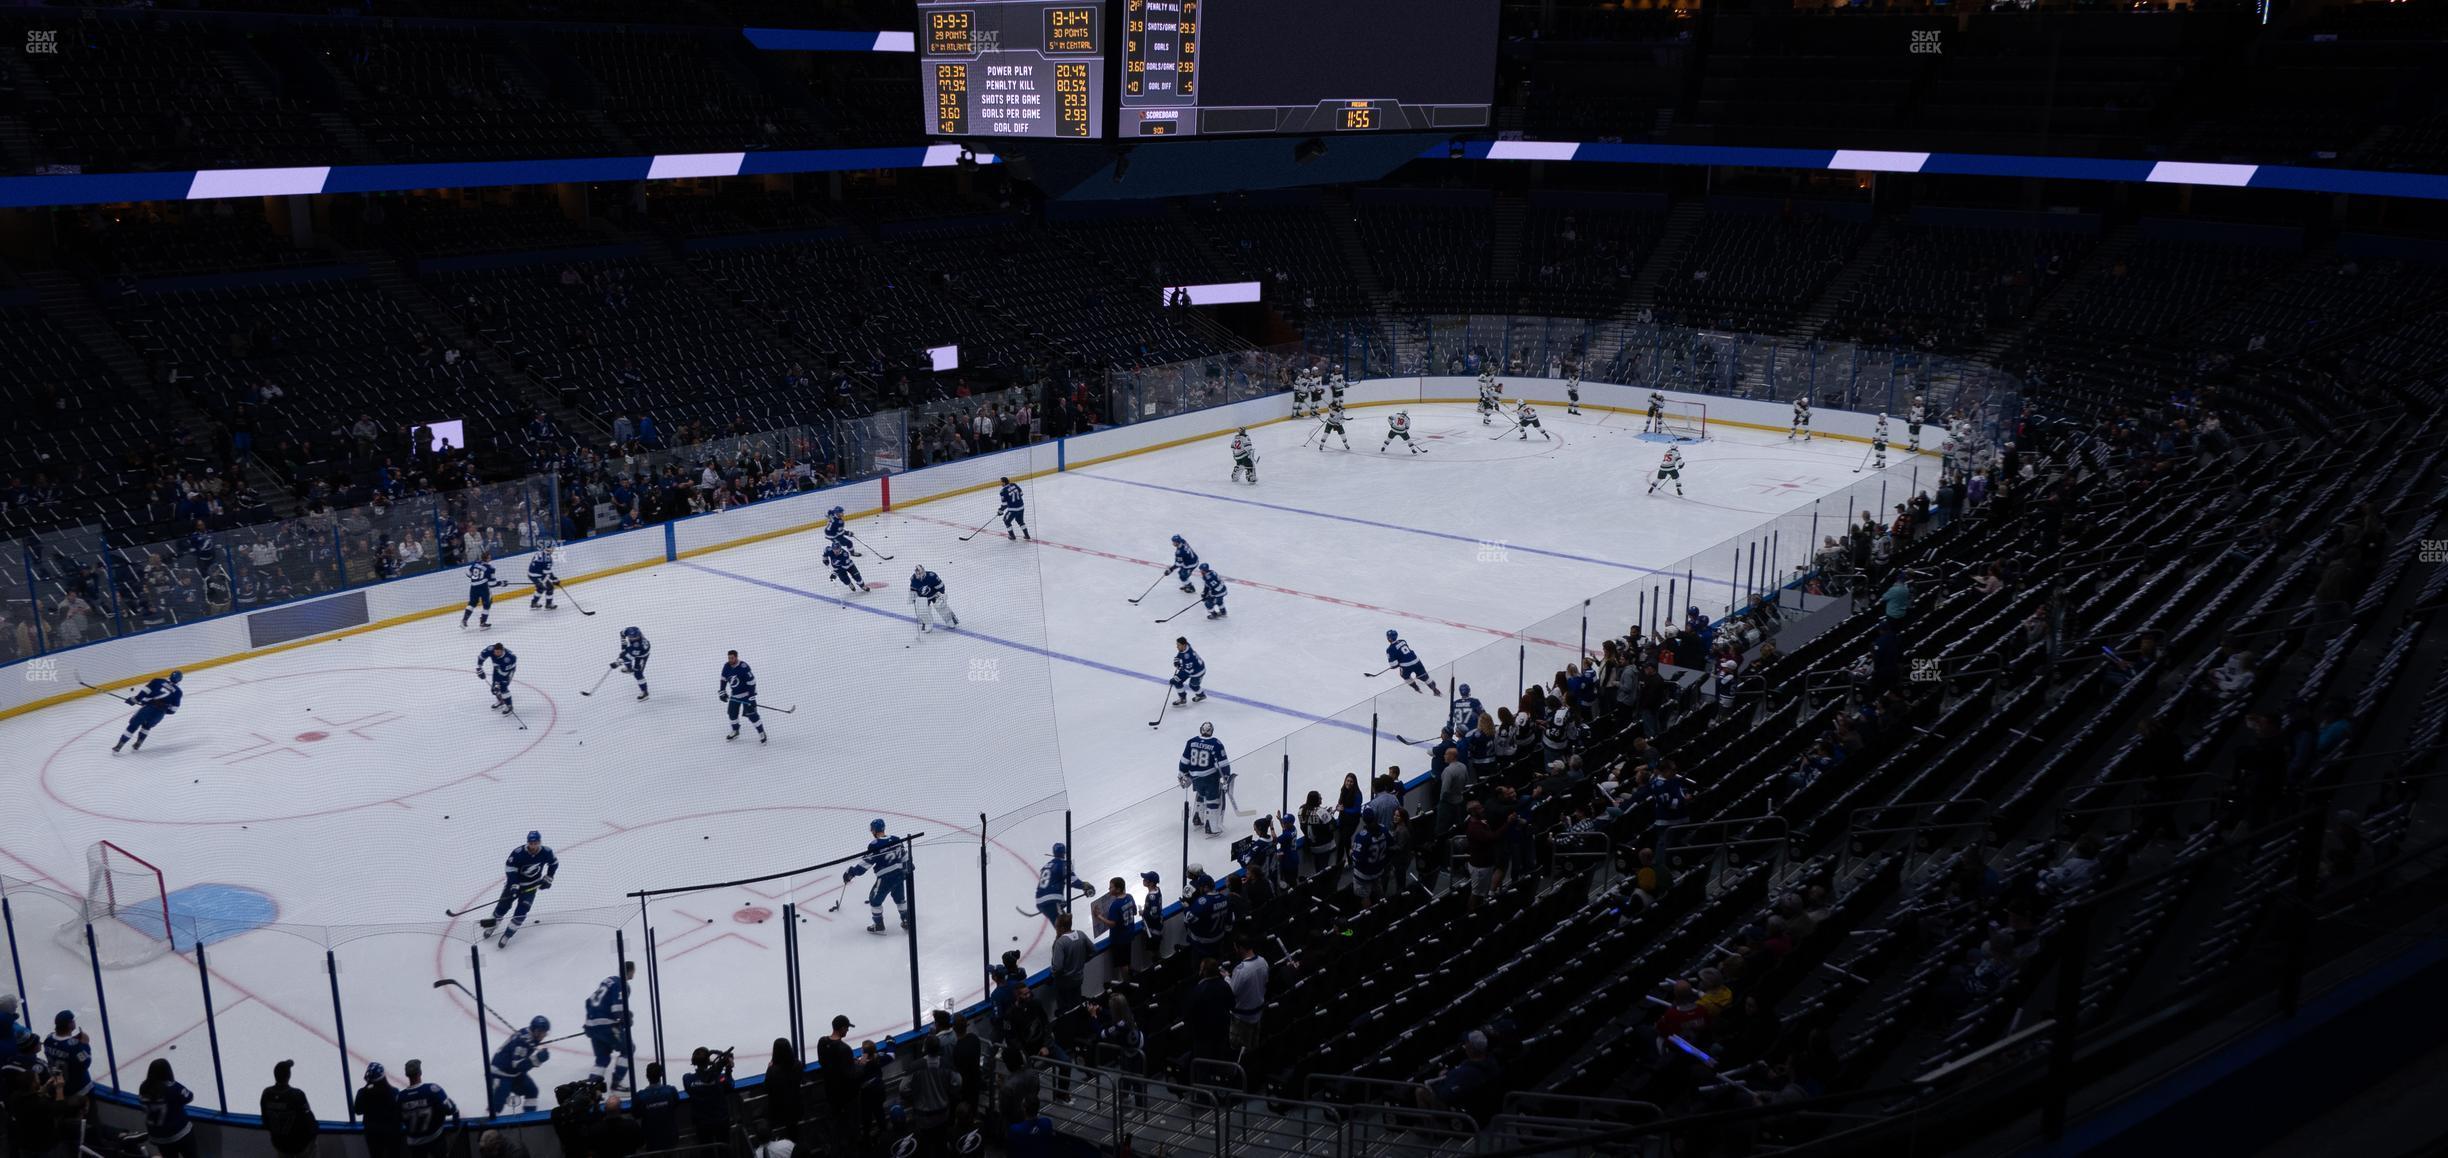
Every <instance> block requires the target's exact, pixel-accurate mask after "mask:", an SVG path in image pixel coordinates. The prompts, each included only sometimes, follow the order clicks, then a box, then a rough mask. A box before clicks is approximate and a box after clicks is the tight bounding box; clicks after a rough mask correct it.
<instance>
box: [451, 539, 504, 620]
mask: <svg viewBox="0 0 2448 1158" xmlns="http://www.w3.org/2000/svg"><path fill="white" fill-rule="evenodd" d="M467 583H468V601H467V610H465V611H462V612H460V613H459V626H461V627H466V626H467V625H468V617H469V616H471V615H474V616H477V617H478V618H477V620H476V626H478V627H486V628H489V627H491V626H493V589H494V588H496V587H499V586H501V585H502V581H501V577H500V576H498V575H496V574H494V573H493V552H491V551H487V552H485V553H484V555H483V556H482V557H480V558H478V559H477V560H476V561H475V562H473V563H470V564H468V565H467Z"/></svg>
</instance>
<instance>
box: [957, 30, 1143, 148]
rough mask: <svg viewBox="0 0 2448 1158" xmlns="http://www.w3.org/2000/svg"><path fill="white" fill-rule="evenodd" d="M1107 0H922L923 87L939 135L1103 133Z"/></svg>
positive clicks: (1073, 135)
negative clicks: (952, 0) (947, 0)
mask: <svg viewBox="0 0 2448 1158" xmlns="http://www.w3.org/2000/svg"><path fill="white" fill-rule="evenodd" d="M1105 5H1106V0H960V2H956V3H953V2H943V0H919V3H918V53H919V69H920V81H921V83H920V87H921V88H922V89H923V90H924V93H925V98H926V117H927V131H928V132H929V133H931V134H932V135H935V136H939V137H1048V138H1082V139H1094V138H1097V137H1101V136H1103V135H1104V134H1105V116H1104V102H1105V91H1106V90H1105V85H1106V78H1105V69H1106V54H1105V37H1106V29H1105V14H1106V7H1105Z"/></svg>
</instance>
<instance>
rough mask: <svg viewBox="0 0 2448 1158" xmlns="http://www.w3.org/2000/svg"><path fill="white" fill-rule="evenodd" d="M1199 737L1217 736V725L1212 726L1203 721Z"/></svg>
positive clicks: (1200, 725)
mask: <svg viewBox="0 0 2448 1158" xmlns="http://www.w3.org/2000/svg"><path fill="white" fill-rule="evenodd" d="M1199 735H1202V736H1213V735H1215V725H1214V724H1211V723H1207V722H1204V721H1201V722H1200V724H1199Z"/></svg>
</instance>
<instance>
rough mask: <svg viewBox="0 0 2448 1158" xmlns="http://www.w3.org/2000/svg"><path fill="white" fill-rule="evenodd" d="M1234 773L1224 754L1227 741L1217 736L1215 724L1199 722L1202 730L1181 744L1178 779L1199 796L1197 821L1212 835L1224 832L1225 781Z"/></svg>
mask: <svg viewBox="0 0 2448 1158" xmlns="http://www.w3.org/2000/svg"><path fill="white" fill-rule="evenodd" d="M1231 776H1232V762H1231V761H1230V760H1227V759H1226V758H1225V756H1224V742H1223V741H1222V740H1218V739H1216V738H1215V725H1214V724H1212V723H1202V724H1200V725H1199V734H1198V735H1196V736H1192V737H1191V738H1190V741H1189V742H1188V743H1186V744H1183V745H1182V754H1181V767H1180V776H1179V780H1180V782H1181V785H1182V787H1185V788H1188V789H1189V790H1190V792H1191V795H1193V796H1195V797H1197V798H1198V825H1199V828H1200V829H1201V830H1202V831H1204V832H1206V834H1207V835H1209V836H1219V835H1222V834H1223V832H1224V823H1223V817H1224V785H1225V782H1226V780H1227V779H1229V778H1230V777H1231Z"/></svg>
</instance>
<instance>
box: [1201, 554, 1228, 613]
mask: <svg viewBox="0 0 2448 1158" xmlns="http://www.w3.org/2000/svg"><path fill="white" fill-rule="evenodd" d="M1198 573H1199V602H1201V603H1204V604H1206V605H1207V618H1209V619H1222V618H1224V614H1225V612H1224V577H1223V576H1221V575H1218V574H1216V573H1215V568H1213V567H1210V566H1208V565H1207V564H1205V563H1201V564H1199V569H1198Z"/></svg>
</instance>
